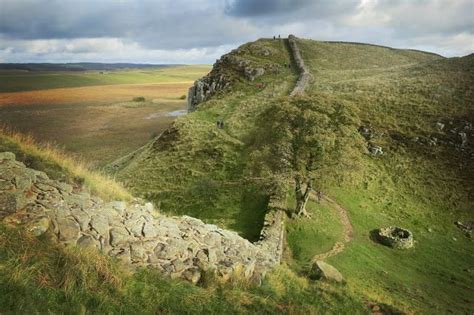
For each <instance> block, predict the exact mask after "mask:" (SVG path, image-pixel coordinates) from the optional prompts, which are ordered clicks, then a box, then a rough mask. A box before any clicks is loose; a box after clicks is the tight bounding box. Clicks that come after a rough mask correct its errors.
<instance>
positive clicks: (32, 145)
mask: <svg viewBox="0 0 474 315" xmlns="http://www.w3.org/2000/svg"><path fill="white" fill-rule="evenodd" d="M0 138H5V139H6V140H8V141H9V142H13V143H15V144H16V145H17V146H18V147H19V149H20V151H21V152H23V153H25V154H27V155H29V156H31V157H32V158H35V159H41V160H43V161H47V162H50V163H53V164H56V165H58V166H59V167H60V168H61V169H63V170H64V171H65V172H67V173H68V174H70V175H71V176H72V177H75V178H81V179H83V180H84V185H85V186H86V187H87V188H88V189H89V190H90V191H91V193H92V194H95V195H97V196H99V197H101V198H104V199H106V200H112V199H120V200H126V201H129V200H131V199H132V198H133V197H132V195H131V194H130V193H129V192H128V191H127V190H126V189H125V188H124V187H123V186H122V185H120V184H119V183H117V182H115V181H114V180H112V179H110V178H108V177H106V176H104V175H102V174H99V173H96V172H93V171H91V170H90V168H89V166H88V164H87V163H85V162H84V161H82V160H79V159H77V158H72V157H71V156H69V155H67V154H66V153H64V152H63V151H60V150H59V149H57V148H55V147H54V146H52V145H50V144H39V143H38V142H36V141H35V140H34V139H33V137H31V136H30V135H23V134H20V133H17V132H13V131H11V130H7V129H6V128H4V127H0Z"/></svg>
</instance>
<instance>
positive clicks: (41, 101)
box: [0, 81, 192, 106]
mask: <svg viewBox="0 0 474 315" xmlns="http://www.w3.org/2000/svg"><path fill="white" fill-rule="evenodd" d="M191 84H192V82H191V81H186V82H178V83H154V84H120V85H102V86H88V87H77V88H59V89H50V90H40V91H27V92H12V93H0V106H9V105H54V104H84V103H113V102H124V101H130V100H132V99H133V98H134V97H137V96H143V97H145V98H146V99H156V98H179V97H180V96H181V95H183V94H185V93H187V90H188V88H189V86H190V85H191Z"/></svg>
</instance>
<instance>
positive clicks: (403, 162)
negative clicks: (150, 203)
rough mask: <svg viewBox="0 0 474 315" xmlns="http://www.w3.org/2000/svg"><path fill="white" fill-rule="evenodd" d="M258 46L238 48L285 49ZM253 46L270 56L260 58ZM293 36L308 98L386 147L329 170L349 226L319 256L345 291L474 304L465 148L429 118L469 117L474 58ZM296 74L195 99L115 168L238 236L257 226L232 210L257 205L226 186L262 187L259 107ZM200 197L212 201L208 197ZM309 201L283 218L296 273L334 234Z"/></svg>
mask: <svg viewBox="0 0 474 315" xmlns="http://www.w3.org/2000/svg"><path fill="white" fill-rule="evenodd" d="M256 45H257V47H254V48H250V47H251V45H245V46H244V47H243V48H242V49H240V50H239V56H241V57H242V56H243V57H245V58H248V59H249V60H252V62H255V63H257V64H258V63H260V64H262V63H265V62H269V61H273V62H276V63H279V64H283V63H285V58H286V57H288V55H287V54H286V49H285V47H284V46H283V45H282V42H280V41H259V42H257V44H256ZM259 45H264V46H268V47H271V49H272V50H275V51H278V53H277V54H275V55H271V56H269V57H268V59H265V58H262V57H261V56H259V54H258V51H259V49H260V48H261V47H258V46H259ZM299 45H300V47H301V49H302V55H303V58H304V59H305V62H306V63H307V65H308V66H309V67H310V70H311V72H312V73H313V76H314V80H313V82H312V84H311V87H310V88H309V89H308V94H309V96H310V97H312V98H314V99H315V100H316V99H318V98H321V99H332V100H338V101H343V102H344V104H346V105H347V106H350V107H351V110H352V109H353V110H354V111H355V112H356V115H357V116H358V117H357V118H358V119H360V121H361V123H362V124H365V125H370V126H371V127H372V128H373V129H374V131H375V137H374V139H373V140H372V141H373V142H374V143H376V144H378V145H381V146H382V148H383V150H384V152H385V154H384V155H383V156H382V157H379V158H372V157H370V156H368V155H367V154H366V152H365V151H364V150H360V152H359V151H358V152H351V156H356V157H357V156H358V157H359V158H360V161H358V162H357V165H356V166H357V167H355V168H353V169H349V170H348V171H347V172H346V173H345V174H344V176H337V177H333V178H331V177H330V176H326V177H328V179H327V182H325V183H323V184H324V186H325V187H327V188H325V189H324V190H325V193H327V194H328V195H329V196H331V197H333V198H334V199H335V200H336V201H337V202H338V203H340V204H341V205H342V206H343V207H345V208H347V209H348V211H349V215H350V219H351V221H352V224H353V226H354V233H355V238H354V240H353V241H352V242H351V243H349V244H348V245H347V246H346V250H345V251H344V252H343V253H341V254H339V255H336V256H334V257H331V258H329V259H328V262H329V263H331V264H333V265H334V266H336V267H337V268H338V269H339V270H340V271H341V272H342V273H343V275H344V277H345V278H346V280H347V283H348V288H349V290H350V292H352V294H354V295H358V296H360V297H364V298H366V299H368V300H370V301H375V302H377V303H378V304H379V305H385V306H391V307H395V308H396V309H402V310H404V311H406V312H408V313H411V312H415V313H431V312H435V313H448V312H453V313H470V312H472V310H473V309H474V307H473V300H472V298H471V297H470V296H469V293H470V288H472V285H473V278H472V274H471V273H470V272H468V271H466V270H472V263H470V261H472V259H473V255H472V242H471V241H470V240H468V239H466V238H465V237H464V236H463V235H462V233H461V232H460V231H459V230H458V229H457V228H456V227H455V226H454V224H453V222H454V221H457V220H472V209H473V207H474V198H473V195H474V194H473V189H474V182H473V178H474V169H473V168H472V167H470V165H471V164H472V163H470V162H469V161H470V160H469V159H470V155H469V154H470V153H469V152H472V151H469V150H472V144H469V148H468V149H467V151H464V152H462V151H457V150H456V149H455V148H454V147H453V146H450V145H449V144H448V142H449V141H454V140H455V139H454V138H453V137H454V136H453V135H451V134H450V133H449V130H448V131H446V132H441V133H440V132H439V131H437V130H436V122H438V121H444V122H446V121H449V120H451V121H453V122H454V125H453V126H455V125H456V124H459V123H460V120H467V121H470V122H474V112H473V110H472V109H473V103H472V100H473V99H474V91H473V88H472V86H474V62H473V60H474V59H473V58H472V56H468V57H464V58H453V59H446V58H443V57H440V56H437V55H434V54H429V53H424V52H417V51H407V50H396V49H389V48H384V47H378V46H371V45H358V44H342V43H324V42H315V41H308V40H301V41H299ZM285 56H286V57H285ZM286 62H287V61H286ZM289 70H291V69H289ZM234 75H236V74H234ZM237 77H238V75H237ZM295 78H296V76H295V74H294V73H292V72H291V71H287V70H284V71H283V72H281V73H279V74H276V75H269V76H263V77H262V78H259V80H258V81H257V82H260V81H263V82H266V83H267V84H268V85H267V88H266V89H265V90H264V91H259V90H257V89H255V87H254V86H253V84H251V83H245V81H244V80H240V81H238V83H237V85H236V86H235V87H234V89H233V91H232V92H229V93H226V94H223V95H218V96H216V97H214V98H213V99H211V100H209V101H207V102H206V103H203V104H201V105H200V107H199V109H198V111H197V112H195V113H193V114H191V115H189V116H187V117H185V118H182V119H179V120H178V121H177V122H176V124H175V128H176V130H175V132H174V133H172V134H170V135H169V136H167V137H164V138H163V139H162V140H161V141H158V142H154V143H153V144H150V147H148V149H145V150H143V151H141V152H140V155H139V156H138V157H136V158H134V159H132V160H131V161H129V162H128V163H125V164H122V165H120V166H119V172H118V178H119V179H120V180H122V181H124V182H125V183H126V184H127V185H128V187H130V189H132V190H133V191H134V192H136V193H138V194H143V195H145V196H147V195H146V194H147V193H149V195H148V196H149V197H151V198H152V199H154V200H155V201H157V202H158V201H160V202H161V203H162V205H163V208H164V210H165V211H168V212H171V213H188V211H189V213H190V214H192V215H195V216H197V217H201V218H204V219H205V220H208V221H212V222H217V223H219V224H222V225H224V226H226V227H231V228H233V229H236V230H237V231H239V232H240V233H241V234H242V235H244V236H247V237H248V235H252V233H249V232H248V230H246V228H247V226H246V225H244V224H242V225H239V224H238V223H237V224H235V223H234V221H233V219H230V218H236V220H237V219H238V220H239V222H245V221H246V220H247V219H246V218H248V217H251V218H252V220H253V218H254V216H253V214H254V212H253V211H248V212H245V211H243V209H252V208H253V206H249V207H243V206H242V204H241V203H240V202H239V200H242V198H241V197H240V196H242V192H243V191H244V190H242V189H239V188H238V186H239V184H238V185H236V186H232V187H233V188H232V189H227V187H229V186H230V185H231V184H230V183H232V185H234V183H236V182H237V183H239V182H240V185H241V187H242V186H244V187H246V186H248V185H249V182H250V183H252V184H253V185H255V188H252V189H251V191H259V190H258V187H260V193H261V194H262V196H263V195H264V193H265V184H266V183H267V181H265V179H262V178H255V174H254V172H253V165H252V163H253V162H252V161H251V160H252V159H251V156H252V149H253V148H252V146H251V145H250V144H251V143H252V142H253V141H252V139H254V138H255V137H257V138H258V136H259V135H258V134H256V133H255V131H256V130H258V128H257V124H258V121H259V119H260V117H259V115H260V114H261V113H262V112H264V110H265V109H266V108H268V106H269V104H271V101H272V100H275V99H276V98H277V97H278V96H281V95H285V94H287V93H288V91H289V89H290V87H291V86H292V84H294V80H295ZM218 118H223V119H224V121H225V122H226V127H225V129H224V130H217V129H216V128H215V121H216V120H217V119H218ZM350 128H354V127H353V126H351V127H350ZM447 128H452V127H449V126H448V127H447ZM347 134H351V133H347ZM433 135H434V136H436V137H437V138H438V139H442V140H445V141H446V144H441V145H438V146H434V147H431V146H428V145H421V144H418V143H415V142H413V141H412V140H411V139H412V138H413V137H420V138H423V137H424V138H427V137H429V136H433ZM353 140H354V141H355V140H357V139H353ZM153 145H154V146H155V148H154V149H150V148H153ZM251 162H252V163H251ZM243 179H246V181H242V180H243ZM210 180H212V181H215V184H216V186H214V187H217V189H201V190H200V189H198V191H200V192H201V193H202V192H204V193H203V194H202V195H200V197H198V198H196V197H197V196H198V195H193V194H187V192H188V191H190V190H192V187H195V185H196V183H198V184H199V183H201V182H208V183H209V181H210ZM267 180H268V178H267ZM211 187H212V185H211ZM209 196H214V197H213V198H215V199H214V200H215V202H214V203H208V204H203V203H202V200H204V199H206V198H208V197H209ZM262 200H263V199H262ZM290 200H291V199H290ZM225 201H228V202H225ZM262 202H263V201H262ZM254 204H258V203H254ZM183 205H184V206H183ZM290 206H291V203H290ZM309 208H310V211H311V212H312V213H313V218H312V219H300V220H289V222H288V226H287V231H288V245H289V247H290V250H291V251H292V253H293V257H292V259H291V260H289V261H288V263H289V264H290V265H291V266H292V268H294V270H296V271H297V272H303V273H304V271H305V268H307V267H308V261H309V260H310V258H311V257H313V256H314V255H315V254H318V253H321V252H323V251H326V250H328V249H329V248H331V247H332V245H333V244H334V243H335V242H336V241H337V240H340V238H341V230H342V228H341V226H340V223H339V222H338V217H337V215H336V214H335V213H334V209H331V208H328V207H325V206H324V204H323V206H322V207H321V206H319V205H315V204H313V203H310V204H309ZM235 214H237V216H236V217H233V215H235ZM386 225H400V226H403V227H406V228H409V229H411V230H412V231H413V232H414V234H415V239H416V240H417V242H416V245H415V248H414V249H411V250H407V251H397V250H392V249H389V248H386V247H384V246H382V245H379V244H376V243H374V242H373V241H372V240H371V238H370V232H371V231H372V230H373V229H376V228H379V227H382V226H386ZM257 228H259V226H258V225H255V228H254V232H253V233H254V234H256V231H257ZM428 229H431V230H432V232H431V233H430V232H428ZM453 237H454V238H455V239H456V241H454V239H453Z"/></svg>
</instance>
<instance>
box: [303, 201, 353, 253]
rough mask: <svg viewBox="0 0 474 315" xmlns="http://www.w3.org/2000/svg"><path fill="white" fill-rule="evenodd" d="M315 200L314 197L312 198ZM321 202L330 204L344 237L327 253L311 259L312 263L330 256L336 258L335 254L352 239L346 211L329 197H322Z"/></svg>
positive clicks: (342, 249)
mask: <svg viewBox="0 0 474 315" xmlns="http://www.w3.org/2000/svg"><path fill="white" fill-rule="evenodd" d="M312 197H313V198H315V196H314V195H313V196H312ZM323 200H325V201H326V202H328V203H329V204H331V205H332V206H333V207H334V208H335V209H336V210H337V214H338V215H339V220H340V221H341V224H342V228H343V233H344V237H343V240H342V241H340V242H336V244H334V245H333V247H332V248H331V249H330V250H328V251H327V252H324V253H321V254H317V255H315V256H314V257H313V259H312V261H313V262H314V261H318V260H324V259H327V258H329V257H332V256H336V255H337V254H339V253H341V252H342V251H344V249H345V247H346V244H347V243H349V242H351V241H352V239H353V238H354V229H353V228H352V224H351V221H350V220H349V215H348V211H347V210H346V209H345V208H344V207H342V206H341V205H340V204H338V203H337V202H336V201H335V200H333V199H331V198H330V197H327V196H324V197H323Z"/></svg>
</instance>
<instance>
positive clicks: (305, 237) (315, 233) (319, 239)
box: [286, 196, 343, 269]
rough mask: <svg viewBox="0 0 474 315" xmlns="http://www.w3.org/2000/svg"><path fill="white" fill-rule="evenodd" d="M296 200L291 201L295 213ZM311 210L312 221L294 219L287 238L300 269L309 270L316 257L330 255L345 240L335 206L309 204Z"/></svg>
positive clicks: (287, 226)
mask: <svg viewBox="0 0 474 315" xmlns="http://www.w3.org/2000/svg"><path fill="white" fill-rule="evenodd" d="M293 198H294V197H293V196H290V198H289V201H290V202H289V204H288V207H290V208H291V209H292V208H294V207H295V202H294V200H293ZM307 210H308V213H309V214H310V216H311V217H310V218H299V219H291V220H288V221H287V223H286V233H287V236H286V238H287V241H288V246H289V247H290V248H291V253H292V258H293V259H294V262H295V263H296V266H295V267H296V268H297V269H302V268H307V267H308V264H309V263H310V262H311V260H312V258H313V257H314V256H315V255H317V254H321V253H324V252H327V251H329V250H330V249H331V248H332V247H333V245H334V244H335V243H336V242H339V241H342V239H343V230H342V226H341V223H340V220H339V216H338V214H337V209H334V208H333V207H331V204H329V203H327V202H325V201H324V200H323V201H322V202H321V204H318V203H317V202H315V201H313V200H309V201H308V205H307Z"/></svg>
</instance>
